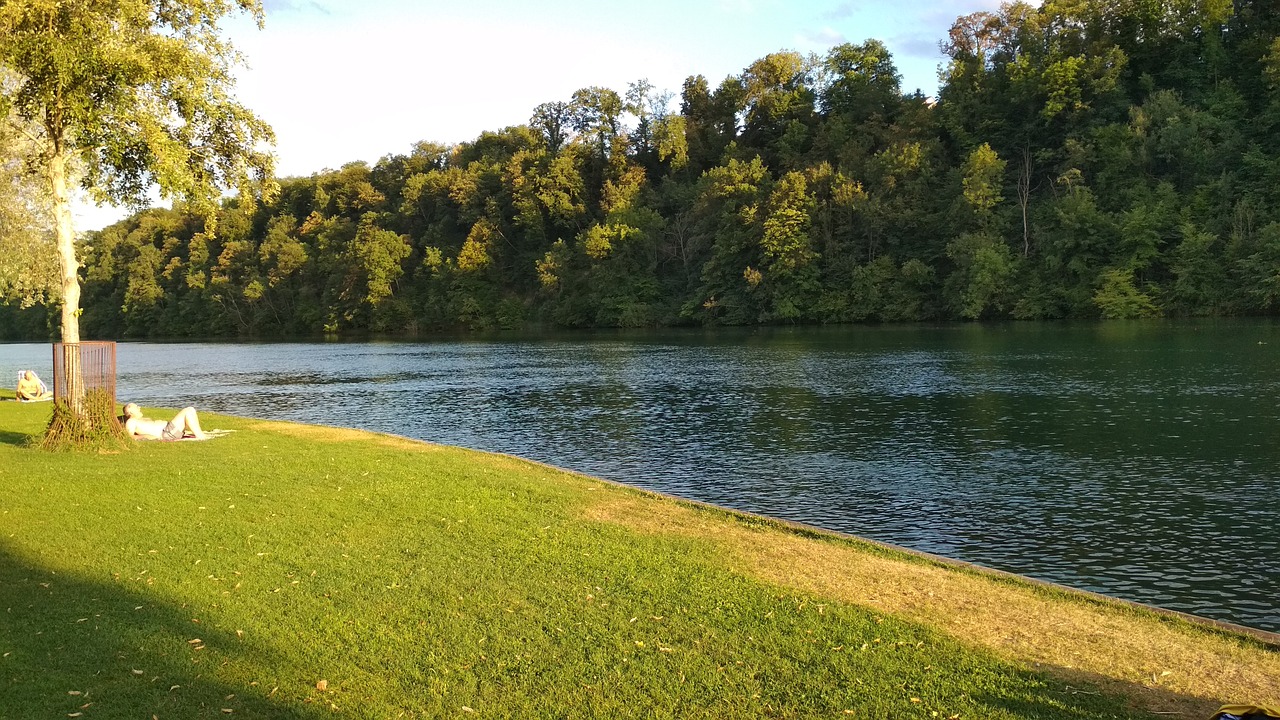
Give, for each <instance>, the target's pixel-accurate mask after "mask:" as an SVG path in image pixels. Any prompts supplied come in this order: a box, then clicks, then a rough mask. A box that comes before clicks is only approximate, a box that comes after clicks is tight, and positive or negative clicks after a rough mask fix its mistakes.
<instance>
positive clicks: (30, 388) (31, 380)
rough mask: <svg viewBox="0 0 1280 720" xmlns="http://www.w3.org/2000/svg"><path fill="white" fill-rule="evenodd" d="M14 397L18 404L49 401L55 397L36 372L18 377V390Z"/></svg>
mask: <svg viewBox="0 0 1280 720" xmlns="http://www.w3.org/2000/svg"><path fill="white" fill-rule="evenodd" d="M14 396H15V397H16V398H17V400H18V402H34V401H36V400H48V399H49V398H51V397H53V393H51V392H49V388H47V387H45V386H44V383H43V382H41V381H40V378H39V377H38V376H37V375H36V374H35V372H34V371H32V370H27V371H25V372H23V373H21V374H20V375H19V376H18V389H17V391H16V392H15V393H14Z"/></svg>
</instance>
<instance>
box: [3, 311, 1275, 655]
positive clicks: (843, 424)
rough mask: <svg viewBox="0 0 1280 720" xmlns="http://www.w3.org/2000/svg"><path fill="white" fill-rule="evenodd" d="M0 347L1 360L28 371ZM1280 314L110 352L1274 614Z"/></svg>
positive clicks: (671, 485)
mask: <svg viewBox="0 0 1280 720" xmlns="http://www.w3.org/2000/svg"><path fill="white" fill-rule="evenodd" d="M49 356H50V350H49V346H48V345H0V373H3V375H0V377H13V376H14V375H15V373H16V371H17V369H18V368H21V367H26V366H28V365H31V366H34V367H35V368H36V369H37V370H38V371H43V372H45V373H47V372H48V368H49V366H50V360H49ZM1277 360H1280V323H1275V322H1268V321H1203V322H1193V321H1185V322H1150V323H1101V324H1078V325H1076V324H1056V323H1035V324H1031V323H1028V324H1011V325H998V326H983V325H944V326H928V327H926V326H885V327H842V328H799V329H762V330H720V331H701V330H687V331H660V332H659V331H654V332H640V333H622V332H595V333H581V334H550V335H540V336H536V337H528V336H524V337H521V336H510V337H500V338H485V339H474V338H472V339H451V340H441V341H429V342H366V343H336V342H335V343H253V344H248V343H235V344H230V343H180V344H179V343H175V344H160V343H122V344H121V345H120V346H119V350H118V377H119V380H118V388H119V390H118V396H119V398H120V399H121V400H122V401H123V400H136V401H139V402H141V403H143V404H150V405H161V406H181V405H188V404H194V405H196V406H197V407H199V408H201V409H208V410H214V411H219V412H226V413H233V414H237V415H247V416H254V417H262V418H275V419H281V420H295V421H302V422H310V423H322V424H332V425H340V426H349V427H360V428H367V429H371V430H378V431H385V432H392V433H396V434H400V435H405V436H409V437H415V438H421V439H424V440H430V441H434V442H440V443H448V444H453V445H461V446H465V447H471V448H477V449H482V450H494V451H500V452H506V453H512V454H515V455H520V456H523V457H528V458H532V459H536V460H540V461H543V462H547V463H551V464H554V465H558V466H561V467H565V468H571V469H574V470H578V471H581V472H585V473H589V474H592V475H596V476H600V477H605V478H609V479H612V480H617V481H621V482H624V483H628V484H631V485H636V486H639V487H644V488H650V489H654V490H659V491H662V492H665V493H670V494H674V495H678V496H682V497H687V498H692V499H696V500H702V501H706V502H710V503H715V504H717V505H723V506H726V507H732V508H738V509H742V510H748V511H752V512H757V513H762V514H766V515H771V516H774V517H779V518H785V519H789V520H797V521H801V522H805V523H809V524H812V525H816V526H819V527H824V528H828V529H832V530H838V531H842V532H847V533H853V534H856V535H861V536H865V537H869V538H874V539H876V540H881V541H884V542H889V543H893V544H896V545H902V546H906V547H910V548H915V549H918V550H923V551H927V552H931V553H936V554H939V555H944V556H947V557H952V558H956V559H960V560H966V561H970V562H975V563H978V564H981V565H986V566H989V567H995V568H999V569H1002V570H1008V571H1011V572H1015V573H1019V574H1023V575H1029V576H1031V577H1036V578H1040V579H1044V580H1049V581H1053V582H1057V583H1062V584H1064V585H1069V586H1072V587H1078V588H1083V589H1086V590H1092V591H1095V592H1100V593H1105V594H1108V595H1113V596H1116V597H1121V598H1127V599H1130V600H1136V601H1139V602H1144V603H1149V604H1153V605H1158V606H1162V607H1166V608H1170V609H1175V610H1181V611H1184V612H1191V613H1195V614H1198V615H1202V616H1205V617H1210V618H1215V619H1220V620H1226V621H1229V622H1235V623H1240V624H1243V625H1249V626H1252V627H1256V628H1260V629H1264V630H1271V631H1280V532H1277V531H1278V530H1280V402H1278V400H1280V373H1278V372H1277V371H1278V370H1280V363H1277Z"/></svg>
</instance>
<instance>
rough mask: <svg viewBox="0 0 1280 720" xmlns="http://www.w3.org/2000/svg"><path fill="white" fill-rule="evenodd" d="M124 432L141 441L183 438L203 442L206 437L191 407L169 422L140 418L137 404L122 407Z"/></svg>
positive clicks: (140, 414) (140, 411) (184, 409)
mask: <svg viewBox="0 0 1280 720" xmlns="http://www.w3.org/2000/svg"><path fill="white" fill-rule="evenodd" d="M124 431H125V432H127V433H129V435H130V436H131V437H134V438H138V439H142V440H181V439H183V438H184V437H190V438H195V439H196V440H204V439H206V438H207V437H208V436H207V435H205V433H204V431H203V430H201V429H200V418H199V417H197V416H196V409H195V408H193V407H189V408H183V409H182V411H181V412H179V413H178V414H177V415H175V416H174V418H173V419H172V420H170V421H169V422H167V423H166V422H165V421H163V420H151V419H149V418H145V417H143V416H142V408H140V407H138V404H137V403H129V404H128V405H125V406H124Z"/></svg>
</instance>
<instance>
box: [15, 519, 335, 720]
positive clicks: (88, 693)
mask: <svg viewBox="0 0 1280 720" xmlns="http://www.w3.org/2000/svg"><path fill="white" fill-rule="evenodd" d="M0 608H3V612H4V621H3V622H0V698H3V702H0V720H9V719H10V718H12V719H14V720H17V719H18V718H33V717H77V715H75V714H74V713H83V714H84V717H135V718H143V717H146V718H149V717H152V716H153V715H154V716H156V717H159V718H174V717H184V718H185V717H224V716H225V715H226V714H227V711H231V712H234V713H236V714H237V715H238V716H240V717H245V716H248V717H271V718H282V719H284V720H307V719H309V718H318V717H320V716H321V715H320V713H319V711H318V710H315V709H313V708H310V707H305V706H303V707H300V706H297V705H294V706H286V705H284V704H282V703H280V702H278V701H277V700H273V699H272V698H271V697H270V693H271V692H272V685H271V682H270V679H269V678H263V679H262V682H261V683H257V684H250V682H249V681H245V682H244V683H243V684H242V685H236V684H235V683H234V682H226V681H220V680H218V679H215V678H216V677H217V676H218V675H219V674H220V671H221V669H222V666H224V665H226V664H228V663H230V664H231V665H232V666H234V667H237V668H239V669H241V670H244V669H247V668H250V667H255V666H256V667H272V666H273V663H272V658H271V656H270V655H271V654H270V653H269V652H264V651H263V650H262V649H261V648H256V647H254V646H253V645H252V644H250V643H247V642H244V641H243V640H241V639H240V638H239V637H237V635H236V633H234V632H227V631H223V630H218V629H215V628H212V627H209V626H207V625H200V624H197V623H195V622H193V619H192V617H191V613H190V611H184V610H183V609H182V608H179V607H172V606H168V605H165V604H163V603H157V602H156V600H155V598H154V597H150V596H148V595H147V594H145V593H139V592H135V591H134V590H131V589H130V588H128V587H126V586H125V585H124V583H123V582H117V583H100V582H92V581H86V580H83V579H78V578H75V577H72V576H67V575H63V574H60V573H56V572H53V571H50V570H47V569H44V568H39V567H33V566H32V565H31V564H29V563H26V562H23V561H22V560H21V559H18V558H17V557H15V555H14V554H13V553H12V552H10V550H9V549H8V548H6V547H5V546H4V545H3V544H0ZM197 639H198V640H199V642H195V641H196V640H197ZM224 676H225V674H224ZM264 685H265V687H263V686H264Z"/></svg>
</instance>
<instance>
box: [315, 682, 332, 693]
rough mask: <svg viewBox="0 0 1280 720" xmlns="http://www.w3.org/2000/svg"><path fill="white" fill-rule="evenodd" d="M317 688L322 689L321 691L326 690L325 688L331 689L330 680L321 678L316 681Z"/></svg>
mask: <svg viewBox="0 0 1280 720" xmlns="http://www.w3.org/2000/svg"><path fill="white" fill-rule="evenodd" d="M316 689H317V690H319V691H321V692H324V691H325V690H328V689H329V681H328V680H321V681H320V682H318V683H316Z"/></svg>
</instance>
